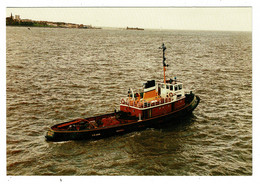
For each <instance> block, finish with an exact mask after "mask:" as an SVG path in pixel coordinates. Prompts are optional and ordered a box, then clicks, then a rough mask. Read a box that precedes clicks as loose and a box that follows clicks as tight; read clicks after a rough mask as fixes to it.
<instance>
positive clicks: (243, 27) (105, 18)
mask: <svg viewBox="0 0 260 184" xmlns="http://www.w3.org/2000/svg"><path fill="white" fill-rule="evenodd" d="M11 13H12V14H13V15H20V17H21V18H22V19H32V20H47V21H60V22H68V23H77V24H85V25H89V24H90V25H92V26H101V27H102V26H104V27H126V26H129V27H141V28H152V29H178V30H224V31H252V9H251V8H250V7H248V8H247V7H241V8H223V7H217V8H192V7H190V8H184V7H183V8H181V7H180V8H6V16H10V14H11Z"/></svg>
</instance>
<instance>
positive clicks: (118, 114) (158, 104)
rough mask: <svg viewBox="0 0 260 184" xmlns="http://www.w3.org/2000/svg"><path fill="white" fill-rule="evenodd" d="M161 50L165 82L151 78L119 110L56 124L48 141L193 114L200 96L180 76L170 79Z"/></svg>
mask: <svg viewBox="0 0 260 184" xmlns="http://www.w3.org/2000/svg"><path fill="white" fill-rule="evenodd" d="M160 49H162V51H163V73H164V81H163V82H159V83H157V84H156V82H155V80H150V81H147V82H146V83H145V84H144V86H143V89H142V91H141V92H134V90H133V89H129V90H128V93H127V96H126V97H125V98H122V99H121V102H120V110H119V111H116V110H115V112H113V113H110V114H104V115H100V116H95V117H89V118H82V119H76V120H72V121H68V122H65V123H60V124H57V125H54V126H52V127H51V128H50V129H49V131H48V132H47V134H46V136H45V138H46V140H47V141H67V140H86V139H100V138H104V137H109V136H114V135H118V134H125V133H129V132H133V131H138V130H143V129H146V128H149V127H154V126H157V125H161V124H163V123H166V122H168V123H169V122H170V123H174V120H176V119H178V118H180V117H185V116H187V115H189V114H190V113H191V112H192V111H193V110H194V109H195V108H196V107H197V106H198V104H199V102H200V98H199V97H198V96H196V95H195V94H193V93H192V91H189V92H185V91H184V87H183V83H181V82H180V81H178V80H177V79H176V77H175V78H174V79H169V80H166V76H165V72H166V68H167V67H168V66H169V65H167V64H166V63H165V60H166V58H165V50H166V47H165V45H164V44H162V46H161V47H160Z"/></svg>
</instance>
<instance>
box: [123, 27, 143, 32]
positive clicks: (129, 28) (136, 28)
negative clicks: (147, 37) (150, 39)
mask: <svg viewBox="0 0 260 184" xmlns="http://www.w3.org/2000/svg"><path fill="white" fill-rule="evenodd" d="M126 30H140V31H142V30H144V29H143V28H138V27H135V28H132V27H126Z"/></svg>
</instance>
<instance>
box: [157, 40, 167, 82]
mask: <svg viewBox="0 0 260 184" xmlns="http://www.w3.org/2000/svg"><path fill="white" fill-rule="evenodd" d="M159 49H162V50H163V78H164V84H166V77H165V72H166V67H168V66H169V65H167V64H166V63H165V60H166V57H165V50H166V47H165V45H164V43H163V44H162V46H161V47H159Z"/></svg>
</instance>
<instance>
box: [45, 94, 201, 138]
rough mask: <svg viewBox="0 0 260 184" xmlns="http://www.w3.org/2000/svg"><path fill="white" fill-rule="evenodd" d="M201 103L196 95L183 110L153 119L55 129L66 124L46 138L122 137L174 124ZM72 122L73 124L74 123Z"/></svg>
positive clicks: (53, 129)
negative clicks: (84, 127)
mask: <svg viewBox="0 0 260 184" xmlns="http://www.w3.org/2000/svg"><path fill="white" fill-rule="evenodd" d="M199 102H200V98H199V97H198V96H196V95H193V99H192V100H190V102H189V103H186V104H185V106H183V107H182V108H180V109H177V110H175V111H172V112H170V113H167V114H163V115H160V116H156V117H151V118H147V119H144V120H131V121H129V122H127V123H124V124H116V125H112V126H107V127H95V128H93V129H88V130H87V129H85V130H74V131H72V130H69V131H68V130H55V127H57V126H63V125H64V126H65V125H68V124H70V122H65V123H61V124H58V125H55V126H53V127H51V128H50V129H49V131H48V132H47V134H46V136H45V138H46V140H47V141H68V140H89V139H101V138H105V137H110V136H115V135H122V134H126V133H130V132H134V131H140V130H144V129H146V128H152V127H154V126H156V125H161V124H164V123H167V122H170V121H171V123H174V120H176V119H178V118H181V117H185V116H187V115H189V114H190V113H192V111H193V110H194V109H195V108H196V107H197V106H198V104H199ZM114 115H115V113H110V114H105V115H101V116H96V117H90V118H86V119H84V120H91V119H95V118H99V119H100V118H103V117H110V116H114ZM71 122H72V123H73V121H71Z"/></svg>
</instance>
